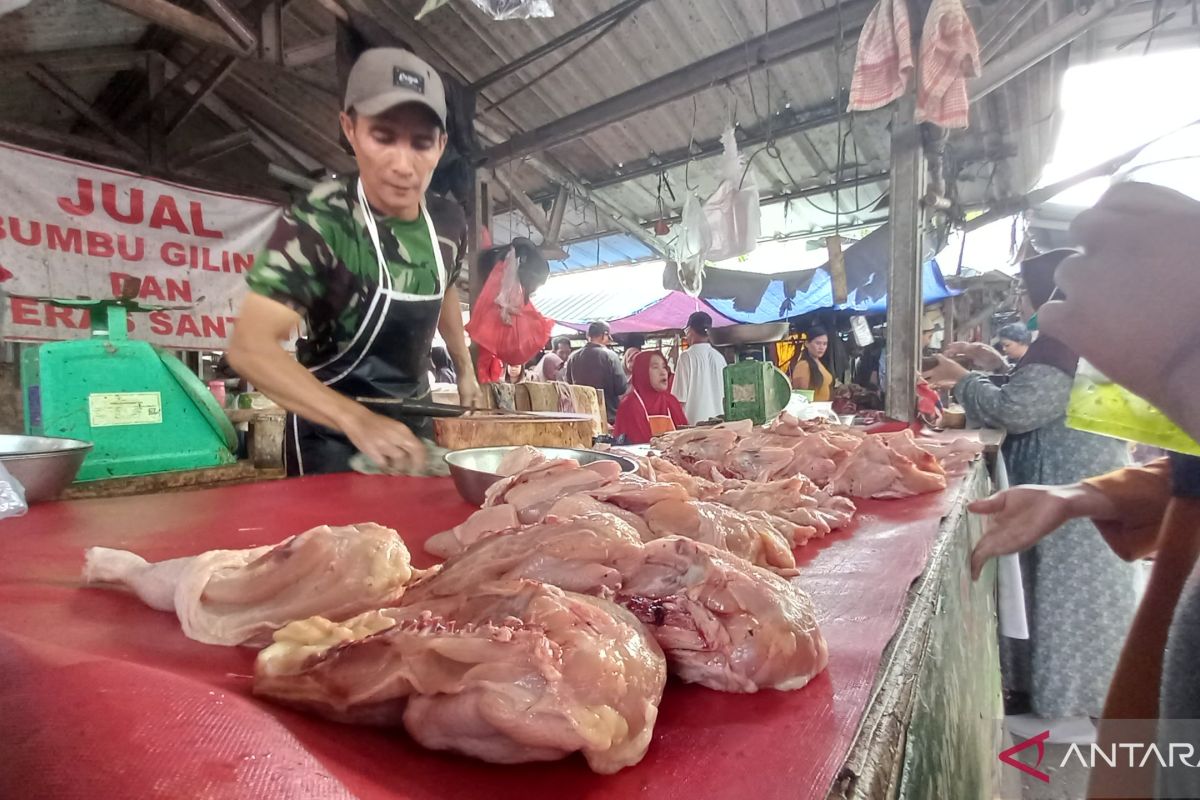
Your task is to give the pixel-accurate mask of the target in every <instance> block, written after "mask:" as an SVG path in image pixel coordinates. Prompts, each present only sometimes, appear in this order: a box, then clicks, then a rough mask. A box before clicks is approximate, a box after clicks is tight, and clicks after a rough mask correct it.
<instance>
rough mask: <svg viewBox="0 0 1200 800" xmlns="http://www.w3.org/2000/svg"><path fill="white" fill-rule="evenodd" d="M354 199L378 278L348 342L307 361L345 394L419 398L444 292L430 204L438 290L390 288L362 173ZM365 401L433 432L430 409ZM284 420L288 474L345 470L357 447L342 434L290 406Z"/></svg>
mask: <svg viewBox="0 0 1200 800" xmlns="http://www.w3.org/2000/svg"><path fill="white" fill-rule="evenodd" d="M358 201H359V202H360V203H361V204H362V208H363V215H364V217H365V218H366V223H367V232H368V233H370V235H371V243H372V244H373V245H374V246H375V257H376V261H377V262H378V265H379V282H378V285H377V286H376V288H375V295H374V296H373V297H372V298H371V304H370V306H369V307H368V308H367V313H366V314H365V315H364V318H363V321H362V324H361V325H360V326H359V328H358V330H357V331H355V333H354V337H353V338H352V339H351V340H350V343H349V344H348V345H346V347H345V349H343V350H342V351H341V352H340V353H338V354H337V355H335V356H334V357H333V358H330V359H328V360H326V361H325V362H323V363H320V364H317V365H315V366H311V367H309V371H310V372H312V373H313V375H314V376H315V377H316V378H317V379H318V380H319V381H321V382H322V383H323V384H325V385H326V386H328V387H329V388H331V389H335V390H337V392H338V393H339V394H344V395H346V396H347V397H378V398H400V399H421V398H424V397H425V396H426V395H428V394H429V377H428V374H427V365H426V362H427V361H428V359H429V348H430V346H431V345H432V344H433V335H434V332H435V331H436V330H437V324H438V319H439V317H440V316H441V312H442V297H443V296H444V295H445V293H446V277H447V273H446V266H445V262H444V261H443V259H442V248H441V245H440V244H439V243H438V236H437V231H436V230H435V229H434V226H433V219H432V218H431V217H430V216H429V211H428V210H427V209H426V208H425V205H424V204H422V205H421V214H422V216H423V217H424V218H425V224H426V226H427V227H428V228H429V238H430V241H431V243H432V245H433V255H434V258H435V259H436V260H437V270H438V291H437V294H432V295H414V294H406V293H404V292H397V291H393V289H392V286H393V282H392V274H391V271H390V270H388V268H387V263H386V262H385V260H384V257H383V248H382V247H380V245H379V231H378V228H377V227H376V225H375V215H374V214H373V213H372V212H371V207H370V206H369V205H368V204H367V198H366V195H365V194H364V193H363V188H362V181H361V180H360V181H358ZM370 408H371V410H372V411H375V412H377V413H380V414H384V415H385V416H388V417H391V418H393V419H396V420H399V421H400V422H403V423H404V424H405V425H407V426H408V427H409V428H411V429H412V431H413V433H415V434H416V435H417V436H420V437H425V438H429V437H430V435H431V433H432V431H431V427H432V423H431V420H430V419H429V417H412V416H408V415H405V414H397V413H396V412H394V411H390V410H389V406H387V405H386V404H384V405H378V406H371V407H370ZM286 424H287V428H286V431H285V438H286V442H285V446H284V461H285V463H286V465H287V474H288V475H289V476H298V475H313V474H320V473H328V472H347V471H349V470H350V458H351V456H353V455H354V454H355V452H357V448H356V447H355V446H354V445H353V444H352V443H351V442H350V440H349V439H348V438H347V437H346V436H345V435H344V434H342V433H341V432H339V431H336V430H334V429H332V428H327V427H325V426H324V425H317V424H316V423H314V422H310V421H308V420H306V419H303V418H301V417H298V416H296V415H295V414H288V417H287V423H286Z"/></svg>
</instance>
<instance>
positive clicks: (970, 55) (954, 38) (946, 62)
mask: <svg viewBox="0 0 1200 800" xmlns="http://www.w3.org/2000/svg"><path fill="white" fill-rule="evenodd" d="M979 71H980V63H979V42H978V41H976V39H975V28H974V27H972V26H971V20H970V19H969V18H968V17H967V11H966V9H965V8H963V5H962V2H961V0H933V3H932V5H930V6H929V13H928V14H927V15H926V17H925V27H924V29H923V30H922V32H921V67H920V79H919V80H920V83H919V85H918V87H917V111H916V116H915V119H916V121H917V122H932V123H933V124H934V125H937V126H938V127H940V128H965V127H967V125H968V124H969V122H970V103H969V101H968V98H967V79H968V78H978V77H979Z"/></svg>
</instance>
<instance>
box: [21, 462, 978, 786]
mask: <svg viewBox="0 0 1200 800" xmlns="http://www.w3.org/2000/svg"><path fill="white" fill-rule="evenodd" d="M986 488H987V479H986V475H985V473H984V466H983V464H982V461H981V460H978V459H977V460H976V461H975V462H973V464H972V465H971V466H970V469H969V470H968V471H967V472H965V473H964V474H960V475H958V476H957V477H952V478H951V479H950V481H949V486H948V488H947V489H945V490H943V491H941V492H936V493H930V494H924V495H920V496H917V497H910V498H907V499H901V500H880V501H872V500H865V501H861V503H860V504H859V514H858V516H857V519H856V521H855V522H854V523H853V524H852V525H851V527H849V528H847V529H845V530H843V531H839V532H837V533H834V534H831V535H829V536H827V537H826V538H824V539H822V540H820V541H814V542H812V543H810V544H809V545H807V546H805V547H804V548H801V549H800V550H798V551H797V553H798V561H799V563H800V568H801V574H800V576H799V577H798V578H797V579H796V580H797V581H798V582H799V583H800V585H801V586H802V587H803V588H804V589H805V590H806V591H807V592H809V593H810V594H811V595H812V597H813V600H814V602H815V603H816V605H817V607H818V608H819V622H820V625H821V628H822V630H823V632H824V634H825V637H826V639H827V641H828V644H829V651H830V660H829V666H828V667H827V668H826V669H825V670H824V671H823V672H821V673H820V674H819V675H818V676H817V677H816V678H815V679H814V680H813V681H812V682H811V683H810V684H809V685H808V686H806V687H804V688H803V689H800V690H798V691H792V692H776V691H770V690H764V691H760V692H758V693H756V694H750V695H742V694H726V693H719V692H714V691H711V690H708V689H704V688H700V687H697V686H691V685H684V684H681V683H678V682H677V681H675V680H672V681H671V682H670V683H669V685H668V686H667V690H666V693H665V695H664V699H663V702H662V705H661V709H660V715H659V719H658V723H657V726H656V729H655V732H654V737H653V740H652V742H651V745H650V748H649V752H648V753H647V755H646V757H645V758H644V760H642V761H641V763H638V764H636V765H635V766H633V767H629V768H626V769H624V770H622V771H620V772H618V773H616V774H614V775H597V774H594V773H592V772H590V771H588V769H587V768H586V766H585V764H584V763H583V761H582V759H578V758H571V759H568V760H566V761H561V762H555V763H547V764H527V765H522V766H497V765H491V764H485V763H482V762H478V761H472V760H469V759H466V758H461V757H457V756H452V755H447V754H441V753H435V752H431V751H427V750H423V749H421V748H419V747H418V746H417V745H416V744H415V743H414V742H413V741H412V740H411V739H409V738H408V737H407V736H406V735H405V734H404V733H403V732H402V731H389V730H372V729H368V728H361V727H348V726H344V725H339V724H336V723H332V722H326V721H322V720H318V719H315V718H311V717H307V716H304V715H302V714H299V713H295V712H291V711H288V710H284V709H282V708H280V707H278V706H275V705H271V704H269V703H267V702H264V701H262V700H258V699H255V698H253V697H252V696H251V695H250V673H251V671H252V663H253V660H254V655H255V653H254V651H253V650H250V649H247V648H228V647H214V646H208V645H203V644H199V643H197V642H194V641H190V640H188V639H186V638H184V636H183V635H182V634H181V633H180V631H179V628H178V624H177V622H176V620H175V619H174V617H173V616H172V615H170V614H167V613H162V612H158V611H154V610H152V609H150V608H147V607H145V606H143V605H141V604H140V603H139V602H137V600H136V599H135V598H133V597H131V596H129V595H125V594H121V593H114V592H105V591H97V590H93V589H85V588H81V587H80V583H79V573H80V569H81V566H82V561H83V558H82V555H83V550H84V548H86V547H89V546H93V545H104V546H109V547H118V548H127V549H130V550H134V551H136V552H139V553H141V554H142V555H144V556H146V557H147V558H150V559H162V558H170V557H177V556H181V555H186V554H192V553H197V552H200V551H203V550H207V549H212V548H219V547H231V548H242V547H249V546H252V545H260V544H271V543H275V542H277V541H279V540H281V539H282V538H284V537H285V536H288V535H290V534H293V533H296V532H299V531H302V530H305V529H307V528H310V527H312V526H315V525H319V524H349V523H355V522H361V521H365V520H374V521H376V522H379V523H381V524H384V525H390V526H393V527H395V528H397V529H398V530H399V531H400V532H401V533H402V535H403V537H404V539H405V542H406V543H407V544H408V546H409V549H410V550H411V551H412V554H413V560H414V564H415V565H417V566H421V567H424V566H428V565H430V564H431V563H432V559H431V558H430V557H429V556H428V555H426V554H425V553H424V552H423V551H422V549H421V544H422V543H423V542H424V540H425V539H426V538H427V537H429V536H430V535H431V534H433V533H435V532H436V531H439V530H442V529H445V528H447V527H449V526H452V525H454V524H456V523H458V522H460V521H462V520H463V519H464V518H465V517H466V516H467V515H468V513H469V512H470V508H469V507H468V506H467V505H466V504H464V503H463V502H462V501H461V500H460V499H459V497H458V496H457V494H456V493H455V490H454V488H453V486H452V485H451V483H450V481H449V480H447V479H406V478H388V477H372V476H363V475H354V474H344V475H329V476H320V477H311V478H303V479H297V480H290V481H281V482H274V483H269V484H258V485H248V486H236V487H227V488H220V489H213V490H207V491H200V492H194V493H185V494H177V495H163V494H160V495H152V496H145V497H137V498H120V499H117V498H114V499H105V500H89V501H75V502H59V503H51V504H46V505H41V506H35V507H34V508H33V509H31V511H30V513H29V514H28V515H27V516H26V517H23V518H20V519H15V520H10V521H8V522H6V523H5V530H4V542H5V551H6V558H5V559H4V560H3V563H0V641H2V642H3V645H2V646H0V659H2V662H3V667H2V670H3V674H4V675H5V676H6V679H5V682H4V684H3V687H0V715H2V716H3V718H4V719H5V720H6V721H7V724H6V726H5V729H6V731H7V732H6V733H5V734H3V735H0V754H2V755H0V760H2V761H3V762H4V763H6V764H7V765H9V766H8V767H6V769H5V770H3V771H2V774H0V794H3V795H5V796H8V795H13V796H17V795H19V794H21V793H22V792H23V791H24V789H25V788H27V787H28V786H30V785H38V786H39V787H41V791H42V792H43V793H44V794H45V795H47V796H62V797H67V796H82V795H87V796H93V797H99V796H108V797H117V796H133V795H139V796H150V794H148V793H153V796H160V797H180V796H201V795H205V796H215V797H223V798H237V797H247V798H249V797H262V796H264V794H269V795H270V796H272V797H277V798H283V797H358V798H434V797H437V798H473V797H484V796H487V797H495V798H502V797H514V798H515V797H531V796H547V797H585V796H586V797H629V796H632V795H633V794H634V793H648V794H647V795H646V796H654V797H659V798H674V797H678V798H687V797H697V796H703V797H712V798H716V797H730V798H733V797H761V798H774V797H791V798H797V797H811V798H820V797H825V796H827V795H829V796H834V797H893V796H904V797H913V798H921V797H934V796H942V797H949V796H964V797H965V796H976V795H977V794H978V792H977V791H975V790H976V788H977V787H981V786H987V785H989V783H990V780H991V775H990V772H989V770H990V769H991V764H992V762H993V761H994V753H995V752H996V749H995V747H994V745H995V742H996V738H995V731H994V730H992V729H991V728H990V727H989V726H988V725H987V724H984V723H987V722H988V721H990V720H993V719H995V718H997V717H999V715H1000V710H999V674H998V666H997V661H996V656H995V649H994V648H995V624H994V620H995V614H994V603H993V600H992V581H991V580H990V576H989V579H987V580H982V581H980V582H978V583H971V581H970V579H969V576H968V573H967V570H968V566H967V553H968V552H969V548H970V545H971V543H972V541H973V540H974V539H975V538H977V537H978V535H979V526H978V523H977V522H975V521H972V520H970V519H969V518H968V516H967V515H966V512H965V504H966V502H967V501H969V500H970V499H971V498H973V497H977V496H980V495H981V494H982V493H983V492H985V491H986ZM418 505H419V507H420V508H421V509H422V510H423V513H422V514H420V515H414V514H413V508H414V507H417V506H418ZM946 685H955V686H957V687H958V688H959V691H955V692H953V693H947V692H945V691H944V687H945V686H946ZM947 704H950V705H949V706H947ZM150 787H153V788H152V789H151V788H150ZM950 787H952V790H951V788H950Z"/></svg>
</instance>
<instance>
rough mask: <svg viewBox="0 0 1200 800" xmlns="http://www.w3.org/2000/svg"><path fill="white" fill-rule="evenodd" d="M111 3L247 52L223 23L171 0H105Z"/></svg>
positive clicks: (216, 44) (197, 37)
mask: <svg viewBox="0 0 1200 800" xmlns="http://www.w3.org/2000/svg"><path fill="white" fill-rule="evenodd" d="M104 2H106V3H108V4H109V5H111V6H116V7H117V8H119V9H121V10H122V11H127V12H129V13H130V14H133V15H134V16H136V17H141V18H142V19H144V20H148V21H150V22H153V23H154V24H155V25H160V26H162V27H164V28H166V29H168V30H172V31H174V32H175V33H178V34H180V35H181V36H186V37H187V38H189V39H195V40H196V41H200V42H204V43H205V44H207V45H209V46H211V47H219V48H221V49H222V50H228V51H230V52H232V53H236V54H238V55H243V56H244V55H247V54H248V52H249V51H248V50H247V48H245V47H243V46H242V45H241V44H240V43H239V42H238V41H237V40H236V39H234V38H233V37H232V36H230V35H229V34H228V33H226V31H225V29H224V28H222V27H221V26H220V24H218V23H216V22H214V21H213V20H211V19H209V18H208V17H202V16H200V15H199V14H195V13H192V12H191V11H188V10H187V9H184V8H180V7H179V6H177V5H175V4H174V3H169V2H167V0H104Z"/></svg>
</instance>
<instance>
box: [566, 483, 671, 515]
mask: <svg viewBox="0 0 1200 800" xmlns="http://www.w3.org/2000/svg"><path fill="white" fill-rule="evenodd" d="M587 493H588V494H589V495H591V496H592V497H594V498H596V499H597V500H602V501H604V502H606V503H612V504H613V505H616V506H620V507H621V508H624V509H628V510H629V511H634V512H638V513H641V512H642V511H645V510H646V509H648V508H650V506H652V505H654V504H655V503H661V502H662V501H664V500H689V499H691V496H690V495H689V494H688V491H687V489H685V488H684V487H683V486H681V485H680V484H678V483H664V482H658V481H648V480H646V479H645V478H640V477H638V476H637V475H621V477H620V478H619V479H618V480H616V481H615V482H613V483H609V484H605V485H604V486H600V487H598V488H596V489H590V490H588V492H587Z"/></svg>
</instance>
